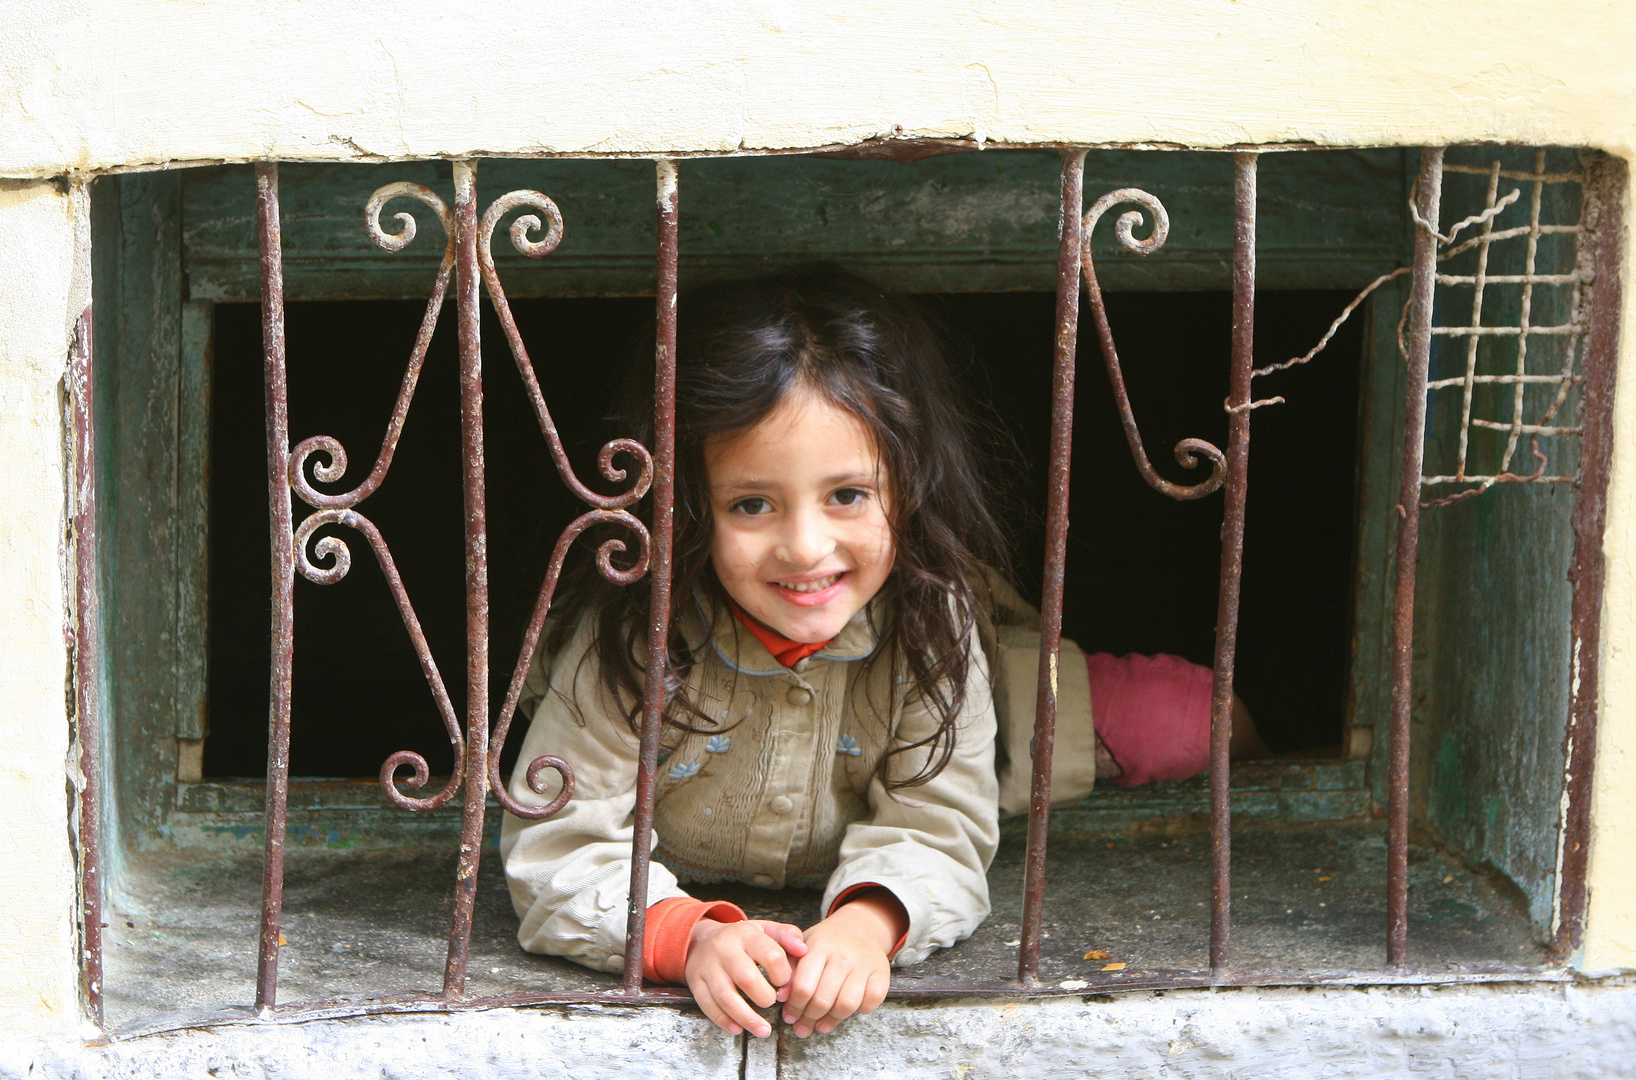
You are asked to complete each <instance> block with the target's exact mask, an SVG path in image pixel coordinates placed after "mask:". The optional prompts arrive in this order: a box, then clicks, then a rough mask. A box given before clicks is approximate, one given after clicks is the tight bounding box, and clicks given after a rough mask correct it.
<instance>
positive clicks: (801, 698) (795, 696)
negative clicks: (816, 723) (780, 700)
mask: <svg viewBox="0 0 1636 1080" xmlns="http://www.w3.org/2000/svg"><path fill="white" fill-rule="evenodd" d="M784 696H785V697H787V698H789V700H790V704H791V705H810V704H812V691H811V690H808V689H807V688H806V687H804V686H792V687H790V692H789V693H788V694H786V695H784Z"/></svg>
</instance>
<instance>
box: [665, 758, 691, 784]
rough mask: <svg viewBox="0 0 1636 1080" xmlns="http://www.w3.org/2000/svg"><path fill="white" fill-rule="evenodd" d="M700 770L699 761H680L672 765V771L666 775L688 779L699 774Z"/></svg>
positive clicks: (677, 778) (674, 778) (672, 777)
mask: <svg viewBox="0 0 1636 1080" xmlns="http://www.w3.org/2000/svg"><path fill="white" fill-rule="evenodd" d="M698 772H699V763H698V762H697V761H678V762H677V763H676V764H674V765H672V766H671V767H670V771H669V772H667V773H665V775H666V776H668V777H670V778H671V779H672V780H686V779H687V778H688V777H690V776H696V775H698Z"/></svg>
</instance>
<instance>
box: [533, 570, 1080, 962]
mask: <svg viewBox="0 0 1636 1080" xmlns="http://www.w3.org/2000/svg"><path fill="white" fill-rule="evenodd" d="M690 603H691V604H692V611H690V612H689V613H688V616H687V618H686V620H685V622H684V628H683V629H684V634H685V636H686V639H687V640H688V641H689V643H690V644H692V645H694V650H693V651H694V656H695V657H696V658H697V662H696V663H695V665H694V667H693V670H692V672H691V675H690V677H689V680H688V685H689V692H690V694H691V695H692V699H693V700H694V701H696V702H699V703H700V704H701V705H702V706H703V707H705V709H706V711H707V712H708V713H709V715H710V718H711V719H712V720H713V721H715V722H716V723H717V724H719V726H720V728H721V731H720V732H719V733H716V734H688V733H685V732H680V731H676V730H673V729H667V730H666V732H665V736H664V743H663V750H662V761H661V764H660V766H659V776H658V789H657V792H656V798H655V803H654V821H655V827H654V844H655V848H654V856H655V859H654V862H653V864H652V866H651V869H650V871H649V879H648V897H647V904H648V905H652V904H654V903H657V902H658V901H660V900H663V899H666V898H668V897H672V896H684V895H687V893H685V892H684V890H683V889H682V882H684V881H697V882H705V883H708V882H712V881H741V882H745V883H748V884H751V885H757V886H761V887H764V888H780V887H783V886H785V885H800V886H809V887H814V888H817V887H822V888H823V889H824V898H823V906H824V908H825V909H827V908H828V906H829V904H830V903H831V901H833V899H834V898H835V897H836V896H838V895H839V894H840V893H842V892H843V891H845V890H846V889H847V888H849V887H851V886H853V885H857V884H861V883H864V882H874V883H876V884H879V885H884V886H886V887H887V888H889V889H891V890H892V892H893V894H894V895H896V896H897V897H898V899H899V900H901V901H902V902H903V905H904V907H905V909H906V910H907V911H908V913H909V935H908V939H907V941H906V942H905V944H904V946H903V948H902V949H901V950H900V951H899V953H898V954H897V957H896V960H895V962H896V963H897V964H899V965H904V964H912V963H915V962H918V961H919V960H921V959H924V958H925V957H926V956H927V955H928V954H929V953H930V952H931V951H932V950H933V949H935V948H939V947H945V946H948V945H952V944H954V943H955V942H956V941H959V940H961V939H962V938H964V937H966V936H968V935H969V934H970V933H971V932H972V931H973V930H974V929H976V927H977V926H978V924H979V923H981V922H982V920H983V919H984V917H986V916H987V914H988V911H989V901H988V882H987V878H986V876H985V873H986V870H987V868H988V865H989V862H990V861H991V860H992V859H993V857H994V850H995V845H996V843H997V840H998V835H999V830H998V816H999V815H998V809H999V806H1000V805H1001V804H1002V803H1001V793H1002V791H1005V792H1006V793H1007V794H1008V799H1007V801H1006V802H1005V804H1004V805H1006V808H1007V809H1008V810H1012V811H1015V810H1018V809H1021V810H1026V809H1027V790H1028V774H1029V765H1028V750H1027V747H1028V742H1027V738H1028V736H1027V734H1022V732H1023V731H1025V730H1026V732H1028V733H1031V732H1032V716H1033V699H1034V687H1035V682H1036V670H1037V664H1038V633H1037V630H1036V631H1032V632H1030V630H1029V629H1028V628H1027V626H1026V625H1022V626H1004V627H1001V628H1000V629H999V630H998V631H997V632H992V631H991V632H985V633H984V634H983V635H982V637H983V642H982V644H983V646H984V647H982V648H978V647H974V648H973V650H972V656H971V662H970V664H969V665H968V667H969V679H968V686H967V688H966V706H965V709H964V712H963V715H962V717H961V720H960V722H959V726H958V728H957V738H956V742H955V751H954V755H953V757H952V758H951V759H950V761H949V763H948V765H947V766H946V767H945V768H944V769H943V771H942V772H940V773H939V774H938V775H937V776H936V777H935V778H934V779H933V780H931V781H930V782H929V783H926V784H923V785H919V786H916V787H911V788H900V789H897V790H895V791H894V792H892V793H891V794H888V793H887V791H886V788H885V786H884V785H883V784H882V782H881V780H880V778H879V776H878V775H877V771H876V765H877V763H878V762H879V761H880V760H881V757H882V756H883V755H884V753H885V751H886V750H887V748H888V746H889V745H901V744H905V743H912V742H916V741H918V740H920V739H922V738H925V737H926V736H928V735H930V734H931V732H932V731H933V730H934V728H935V726H936V724H935V721H934V719H933V718H932V717H931V715H930V714H929V713H928V712H927V711H926V710H925V709H924V708H923V707H921V706H920V705H919V704H918V703H916V702H912V701H910V702H906V701H905V700H904V694H903V693H902V689H903V686H904V679H905V678H906V676H905V674H904V672H903V670H902V666H903V665H902V664H901V663H900V662H897V661H896V660H895V659H893V658H888V657H880V658H876V659H875V660H874V662H871V663H865V662H864V661H865V660H866V658H870V657H871V655H872V653H873V652H874V649H875V638H874V634H873V631H872V630H871V628H870V625H869V621H868V619H867V617H866V613H860V614H859V615H858V616H857V617H856V618H854V619H853V620H852V622H851V623H849V624H848V625H847V626H846V627H845V628H844V629H843V630H842V631H841V633H840V634H839V635H837V636H836V638H835V639H834V640H833V641H831V642H830V643H829V645H828V646H826V647H825V648H824V649H823V650H822V651H821V652H819V653H817V654H816V655H814V656H812V657H810V658H808V659H806V660H803V661H801V662H799V663H797V664H796V665H795V666H794V667H793V668H790V669H786V668H784V667H783V666H781V665H780V664H779V663H778V661H776V660H774V659H773V657H772V656H771V655H770V654H769V653H768V652H767V650H766V648H765V647H764V646H763V645H762V644H761V643H760V642H759V641H758V640H757V639H756V638H755V636H754V635H752V634H750V633H749V632H748V631H746V630H744V629H743V628H742V627H741V626H740V625H739V624H738V623H737V621H736V620H734V619H733V617H732V615H731V614H730V613H729V612H728V611H727V610H726V609H725V608H724V607H719V606H718V605H714V604H712V603H711V602H709V601H704V600H699V599H695V600H693V601H690ZM1017 603H1018V604H1019V605H1020V603H1021V602H1020V601H1018V602H1017ZM1019 614H1020V616H1021V621H1023V622H1024V623H1026V618H1027V611H1026V605H1023V606H1022V610H1021V611H1020V612H1019ZM590 630H591V628H590V626H589V625H587V626H586V627H584V628H582V629H581V630H580V632H578V633H577V634H575V635H574V636H573V637H572V638H571V639H570V640H569V642H568V644H567V645H566V646H565V647H564V649H563V650H562V652H561V653H560V654H559V655H557V656H556V657H554V658H550V659H546V658H541V659H540V660H539V661H538V662H537V670H536V671H535V672H533V673H532V675H531V678H530V693H531V694H532V695H535V696H536V697H537V700H538V705H537V706H536V707H535V711H534V720H533V723H532V725H531V726H530V728H529V731H528V735H527V736H526V738H525V739H524V741H523V746H522V751H521V757H520V759H519V761H520V767H519V768H518V770H517V771H516V772H515V773H514V774H513V777H512V781H511V785H510V790H511V793H512V795H513V797H515V798H516V799H518V800H519V801H521V802H524V803H532V804H534V805H539V804H542V803H544V802H545V801H547V800H549V798H551V797H552V796H553V795H554V794H555V788H554V787H553V788H551V789H549V790H548V791H547V793H546V794H545V795H543V796H542V795H536V794H534V793H533V792H532V791H530V790H528V787H527V785H526V783H525V782H524V780H523V779H522V774H523V770H524V767H526V763H528V762H530V761H532V760H533V759H534V758H536V757H538V756H540V755H542V754H555V755H557V756H560V757H563V758H566V759H567V760H568V761H569V762H570V763H571V764H572V765H573V767H574V775H575V791H574V797H573V799H572V800H571V801H570V802H569V803H568V805H567V806H565V807H564V808H563V809H562V810H561V811H560V812H559V813H557V814H556V815H555V816H553V817H551V818H549V819H547V820H545V821H539V822H529V821H524V820H522V819H519V818H516V817H513V816H511V815H507V817H506V819H505V823H504V826H503V828H502V832H501V853H502V856H503V858H504V860H505V867H506V878H507V881H508V883H509V885H510V888H511V897H512V902H513V904H514V905H515V906H516V909H517V912H518V915H519V916H520V918H521V920H522V925H521V927H520V928H519V930H518V940H519V941H520V942H521V944H522V946H523V948H525V949H528V950H529V951H531V952H541V953H550V954H555V955H560V956H567V957H569V958H571V959H574V960H576V961H578V962H580V963H582V964H585V965H586V966H588V967H592V968H598V969H601V970H605V971H617V970H620V969H621V967H622V966H623V964H624V948H625V919H626V899H627V895H628V890H629V879H630V843H631V835H632V830H633V826H632V816H633V811H634V808H635V804H636V760H637V742H636V737H635V735H634V734H633V733H632V731H631V729H630V727H629V725H628V724H626V722H625V720H624V719H623V717H624V715H625V713H626V710H625V709H624V708H623V707H618V706H616V705H614V703H612V702H610V701H609V700H608V699H607V697H606V694H605V691H604V690H603V689H602V686H601V678H600V673H599V670H598V666H597V663H596V661H595V658H594V656H593V655H592V654H591V652H590V651H589V644H590ZM1030 641H1031V642H1032V651H1030V648H1029V643H1030ZM1065 644H1066V647H1067V648H1069V649H1072V655H1073V660H1072V661H1070V660H1069V658H1068V657H1066V656H1065V657H1064V660H1063V664H1062V668H1063V669H1064V670H1065V673H1066V674H1067V676H1068V677H1067V678H1066V680H1059V700H1060V699H1061V698H1072V696H1073V694H1074V693H1075V687H1076V686H1078V687H1080V693H1081V697H1082V698H1083V705H1080V704H1078V703H1076V702H1071V701H1069V700H1062V701H1061V704H1060V705H1059V712H1060V713H1062V714H1063V715H1065V716H1068V715H1077V714H1078V712H1080V711H1082V712H1083V715H1084V723H1083V724H1077V723H1070V724H1068V725H1065V728H1066V729H1070V730H1065V732H1064V734H1067V735H1068V737H1067V738H1066V739H1065V738H1064V736H1063V735H1059V736H1058V758H1057V764H1056V767H1055V770H1054V779H1056V780H1057V781H1059V782H1063V783H1065V784H1066V787H1067V788H1072V789H1074V790H1066V789H1065V790H1063V791H1062V792H1060V793H1058V794H1060V795H1061V796H1062V798H1061V799H1058V800H1054V801H1068V800H1069V799H1071V798H1079V797H1082V796H1083V795H1084V794H1085V792H1087V791H1089V784H1090V779H1091V778H1094V774H1095V754H1094V736H1092V735H1090V724H1089V719H1090V711H1089V690H1088V688H1085V687H1083V684H1084V682H1085V664H1084V661H1083V659H1081V658H1079V654H1078V650H1077V649H1073V647H1072V645H1071V643H1065ZM996 654H998V656H997V662H998V665H999V669H998V672H997V675H998V682H997V685H995V686H993V687H992V688H991V684H990V680H989V671H990V657H991V656H995V655H996ZM1030 664H1032V665H1036V668H1030V667H1029V665H1030ZM1024 669H1027V670H1026V675H1024ZM1073 672H1077V680H1078V681H1077V683H1075V681H1074V677H1073V675H1072V674H1071V673H1073ZM1019 680H1020V681H1021V682H1022V683H1024V684H1025V685H1023V686H1018V687H1017V688H1016V689H1013V688H1012V686H1011V684H1012V683H1014V682H1018V681H1019ZM1064 683H1066V685H1065V684H1064ZM1023 698H1026V708H1025V709H1021V710H1018V709H1012V708H1009V706H1010V705H1011V703H1012V702H1013V701H1014V700H1015V701H1016V702H1017V703H1018V704H1022V700H1021V699H1023ZM997 703H999V704H1002V705H1004V706H1006V707H1007V711H1008V712H1009V713H1021V714H1022V715H1021V718H1020V720H1019V721H1018V723H1017V725H1016V726H1017V730H1018V734H1017V735H1010V734H1007V735H1005V736H1002V741H1003V743H1004V749H1005V750H1007V751H1011V753H1010V757H1011V764H1010V765H1002V766H1001V768H1000V770H999V773H998V776H997V775H996V766H995V742H996V714H995V705H996V704H997ZM1080 727H1083V729H1084V730H1083V734H1082V735H1077V734H1073V733H1072V732H1074V731H1077V730H1078V729H1079V728H1080ZM1019 737H1020V739H1021V742H1020V744H1019V743H1018V741H1017V740H1018V739H1019ZM1081 743H1083V744H1084V745H1083V746H1081V745H1080V744H1081ZM1012 747H1016V749H1015V750H1012V749H1011V748H1012ZM923 761H924V752H923V751H909V752H907V753H904V754H900V755H897V756H896V757H895V758H894V762H895V764H894V766H893V774H894V775H908V774H909V773H912V772H914V771H917V770H918V768H919V765H920V763H921V762H923ZM544 775H545V776H547V777H552V776H554V774H552V773H550V772H547V773H545V774H544ZM1081 775H1083V778H1084V779H1083V780H1076V779H1073V778H1075V777H1080V776H1081ZM1076 791H1077V793H1075V792H1076ZM1019 792H1020V806H1019V805H1018V793H1019ZM706 891H707V892H708V890H706Z"/></svg>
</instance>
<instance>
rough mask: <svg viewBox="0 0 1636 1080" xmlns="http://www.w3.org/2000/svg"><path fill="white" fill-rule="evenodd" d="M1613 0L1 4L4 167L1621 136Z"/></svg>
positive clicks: (1627, 29) (1619, 17)
mask: <svg viewBox="0 0 1636 1080" xmlns="http://www.w3.org/2000/svg"><path fill="white" fill-rule="evenodd" d="M1633 44H1636V8H1633V6H1632V5H1630V4H1625V3H1620V2H1618V0H1508V2H1507V3H1504V4H1491V3H1488V2H1486V0H1443V2H1440V3H1436V4H1426V3H1422V2H1420V0H1376V2H1373V3H1368V4H1359V3H1356V2H1354V0H1242V2H1241V0H1200V2H1195V3H1188V4H1168V5H1157V6H1156V5H1153V4H1150V3H1145V2H1143V0H1092V2H1075V3H1070V2H1061V0H1056V2H1053V0H987V2H984V3H978V4H967V5H953V6H951V5H947V4H937V3H932V2H929V0H854V2H850V3H845V4H810V3H808V4H803V3H794V2H791V0H750V2H736V3H723V2H721V0H664V2H659V3H650V4H609V3H606V2H605V0H560V2H558V3H554V4H551V5H548V6H543V7H538V8H535V9H530V8H528V7H526V6H525V7H519V6H518V5H516V4H514V3H510V2H507V0H470V2H468V3H465V4H461V5H458V6H457V7H446V6H439V5H426V4H421V5H413V4H398V3H388V2H385V0H327V2H325V3H310V2H303V0H221V2H218V3H210V4H198V3H176V2H175V0H70V2H63V0H34V2H32V3H31V2H27V0H11V2H10V3H9V4H8V5H7V10H6V33H5V35H4V36H3V38H0V175H36V176H38V175H48V174H52V173H58V172H63V171H67V170H83V169H94V168H100V167H106V166H110V165H129V164H139V163H143V162H164V161H178V160H183V161H185V160H200V159H208V158H227V159H243V158H246V157H253V156H258V155H265V156H270V157H280V158H286V159H292V158H294V159H299V158H326V159H329V158H350V157H357V156H360V155H365V154H371V155H385V156H389V157H398V156H418V157H437V156H451V155H460V154H468V153H473V152H491V153H519V152H596V153H612V152H632V153H652V152H655V151H666V150H681V149H693V150H703V151H731V150H736V149H740V148H749V149H756V148H779V147H801V146H815V145H824V144H829V143H850V142H855V141H857V140H860V139H867V138H871V137H875V136H887V135H892V134H894V133H896V132H898V131H899V130H901V131H902V132H904V133H906V134H909V135H924V136H945V137H966V136H970V137H974V138H977V139H982V140H995V141H1012V142H1031V141H1047V140H1068V141H1078V142H1087V143H1107V142H1149V141H1157V142H1165V143H1186V144H1191V145H1199V146H1221V145H1227V144H1232V143H1239V142H1278V141H1285V140H1311V141H1317V142H1329V143H1347V144H1353V143H1392V144H1410V145H1417V144H1420V143H1430V142H1460V141H1485V140H1493V141H1515V142H1524V143H1530V142H1534V143H1566V144H1579V143H1585V144H1590V145H1597V146H1602V147H1605V148H1608V149H1613V150H1619V149H1622V148H1625V147H1629V146H1630V145H1632V143H1633V142H1636V139H1633V138H1632V135H1633V133H1636V81H1633V80H1631V79H1630V78H1629V76H1628V67H1627V64H1626V59H1627V56H1628V54H1629V51H1630V49H1631V46H1632V45H1633Z"/></svg>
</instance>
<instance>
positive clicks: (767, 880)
mask: <svg viewBox="0 0 1636 1080" xmlns="http://www.w3.org/2000/svg"><path fill="white" fill-rule="evenodd" d="M750 880H751V882H753V883H754V884H756V885H760V886H761V887H762V888H763V889H770V888H772V886H773V877H772V875H771V874H757V875H756V876H755V877H753V878H751V879H750Z"/></svg>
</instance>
